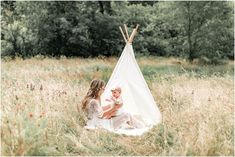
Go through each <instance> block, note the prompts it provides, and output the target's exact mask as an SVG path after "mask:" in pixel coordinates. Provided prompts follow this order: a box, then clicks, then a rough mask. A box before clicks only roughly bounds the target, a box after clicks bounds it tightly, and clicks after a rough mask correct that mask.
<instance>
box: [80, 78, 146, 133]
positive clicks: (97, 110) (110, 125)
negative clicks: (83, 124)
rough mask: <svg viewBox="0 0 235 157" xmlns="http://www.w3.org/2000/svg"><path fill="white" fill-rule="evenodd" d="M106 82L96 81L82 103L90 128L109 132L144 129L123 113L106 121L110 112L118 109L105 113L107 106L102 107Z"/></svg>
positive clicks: (92, 83)
mask: <svg viewBox="0 0 235 157" xmlns="http://www.w3.org/2000/svg"><path fill="white" fill-rule="evenodd" d="M104 89H105V82H104V81H103V80H100V79H95V80H93V81H92V82H91V84H90V88H89V90H88V92H87V94H86V96H85V98H84V99H83V101H82V109H83V111H84V112H85V113H86V115H87V118H88V121H87V126H88V128H104V129H108V130H117V129H119V128H140V127H143V125H142V124H141V123H139V122H138V121H137V120H136V119H134V118H133V117H132V116H131V115H130V114H128V113H123V114H121V115H119V116H116V117H112V118H110V119H104V117H105V116H106V115H107V114H110V112H115V110H117V109H118V106H117V107H116V108H113V109H112V110H110V111H108V112H105V111H104V110H105V109H106V108H108V107H107V106H104V107H101V104H100V102H101V100H100V96H101V94H102V93H103V92H104Z"/></svg>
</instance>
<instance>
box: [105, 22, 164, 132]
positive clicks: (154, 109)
mask: <svg viewBox="0 0 235 157" xmlns="http://www.w3.org/2000/svg"><path fill="white" fill-rule="evenodd" d="M138 27H139V25H137V26H136V27H135V28H134V29H133V31H132V33H131V35H130V36H129V34H128V30H127V26H126V25H124V30H125V33H124V32H123V29H122V28H121V27H119V29H120V31H121V34H122V36H123V39H124V41H125V43H126V45H125V48H124V50H123V52H122V54H121V56H120V58H119V60H118V62H117V64H116V66H115V68H114V70H113V72H112V74H111V77H110V79H109V81H108V83H107V85H106V88H105V91H104V93H103V94H102V96H101V101H102V103H101V104H104V105H105V98H106V97H109V96H110V95H111V89H112V88H113V86H119V87H121V89H122V98H123V104H124V105H123V108H124V109H125V111H126V112H128V113H130V114H132V115H134V116H136V117H138V118H140V119H141V120H143V121H144V123H145V124H147V125H148V126H149V129H150V128H151V127H152V126H154V125H156V124H158V123H160V122H161V113H160V111H159V109H158V106H157V104H156V102H155V100H154V98H153V96H152V94H151V92H150V89H149V87H148V85H147V83H146V81H145V79H144V76H143V74H142V72H141V70H140V68H139V66H138V63H137V61H136V59H135V55H134V50H133V47H132V42H133V39H134V37H135V35H136V33H137V30H138ZM142 133H143V132H142Z"/></svg>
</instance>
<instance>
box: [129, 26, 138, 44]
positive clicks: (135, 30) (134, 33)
mask: <svg viewBox="0 0 235 157" xmlns="http://www.w3.org/2000/svg"><path fill="white" fill-rule="evenodd" d="M138 28H139V24H137V25H136V27H135V29H134V30H133V31H132V33H131V37H130V39H129V43H132V41H133V39H134V36H135V35H136V33H137V30H138Z"/></svg>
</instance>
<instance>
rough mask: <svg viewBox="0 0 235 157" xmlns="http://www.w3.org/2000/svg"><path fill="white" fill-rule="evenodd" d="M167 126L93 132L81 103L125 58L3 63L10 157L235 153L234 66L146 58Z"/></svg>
mask: <svg viewBox="0 0 235 157" xmlns="http://www.w3.org/2000/svg"><path fill="white" fill-rule="evenodd" d="M137 61H138V63H139V65H140V68H141V70H142V72H143V74H144V77H145V79H146V81H147V83H148V85H149V88H150V90H151V92H152V94H153V96H154V99H155V100H156V102H157V104H158V107H159V109H160V111H161V113H162V117H163V121H162V123H161V124H159V125H157V126H155V127H154V128H153V129H152V130H150V131H149V132H148V133H145V134H144V135H143V136H140V137H128V136H125V135H117V134H114V133H110V132H107V131H105V130H97V131H87V130H85V129H83V126H84V120H83V116H82V114H81V113H80V112H78V111H77V108H76V107H77V105H80V103H81V99H82V98H83V97H84V95H85V94H86V92H87V90H88V87H89V83H90V81H91V80H92V79H93V78H95V77H96V78H101V79H104V80H105V81H106V82H107V81H108V78H109V76H110V74H111V72H112V70H113V68H114V66H115V64H116V62H117V58H97V59H80V58H74V59H66V58H61V59H58V60H57V59H50V58H45V59H40V58H33V59H28V60H21V59H16V60H9V61H3V60H2V64H1V154H2V155H142V156H143V155H208V156H209V155H231V156H232V155H234V68H233V67H234V64H233V62H229V63H228V64H226V65H220V66H203V65H200V64H196V63H194V64H191V63H188V62H186V61H185V60H183V59H176V58H158V57H152V58H150V57H141V58H138V60H137Z"/></svg>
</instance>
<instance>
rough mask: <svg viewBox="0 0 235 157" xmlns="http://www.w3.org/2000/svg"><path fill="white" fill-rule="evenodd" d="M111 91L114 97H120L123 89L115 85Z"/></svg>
mask: <svg viewBox="0 0 235 157" xmlns="http://www.w3.org/2000/svg"><path fill="white" fill-rule="evenodd" d="M111 92H112V96H113V97H114V98H118V97H119V96H120V95H121V93H122V89H121V87H114V88H112V89H111Z"/></svg>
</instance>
